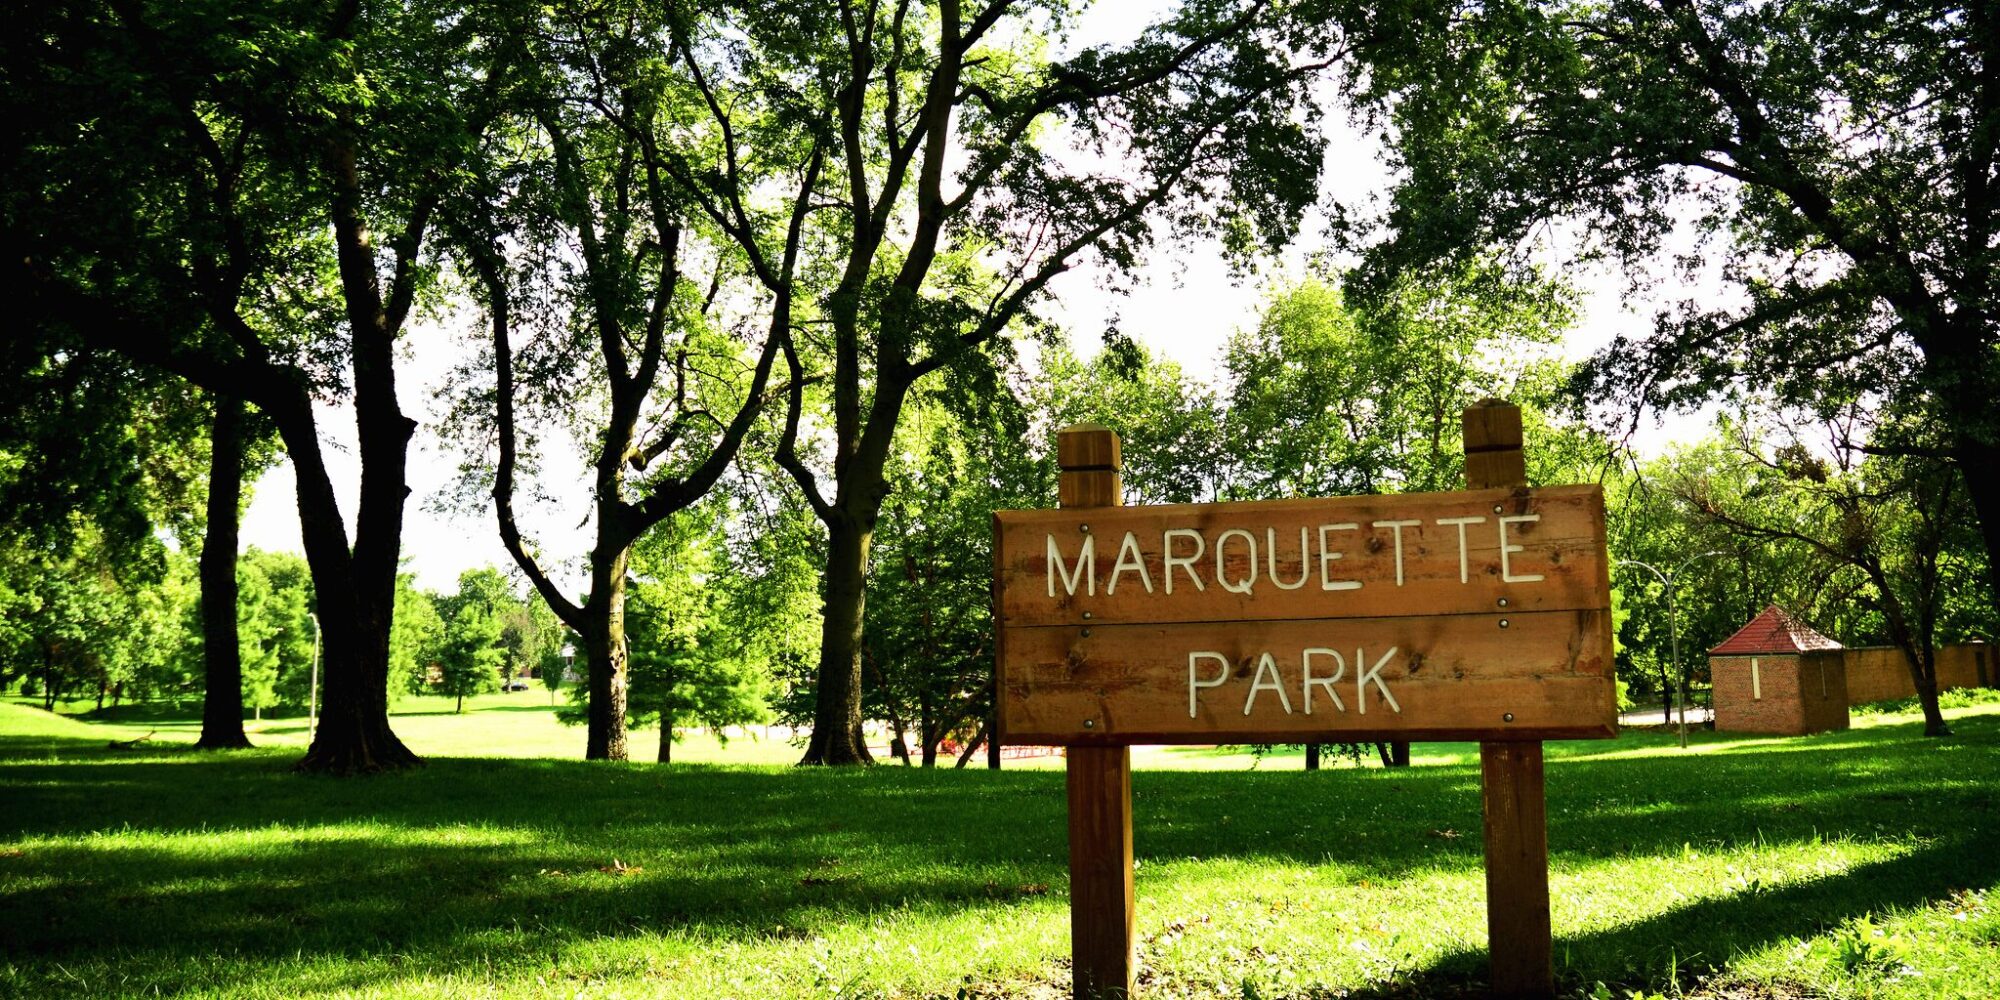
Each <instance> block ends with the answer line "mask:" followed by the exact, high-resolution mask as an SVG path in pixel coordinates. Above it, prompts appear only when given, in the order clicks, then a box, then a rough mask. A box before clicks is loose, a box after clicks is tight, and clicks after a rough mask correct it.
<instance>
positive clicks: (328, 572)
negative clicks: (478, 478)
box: [279, 399, 422, 774]
mask: <svg viewBox="0 0 2000 1000" xmlns="http://www.w3.org/2000/svg"><path fill="white" fill-rule="evenodd" d="M301 405H302V406H304V405H306V404H303V403H301ZM356 405H357V408H359V407H360V401H359V399H357V401H356ZM400 426H402V427H403V429H404V431H403V439H404V440H405V441H406V442H407V440H408V430H409V428H410V427H411V426H412V425H410V424H409V423H408V422H407V421H406V420H404V421H402V422H401V423H400ZM279 428H280V431H281V433H284V436H285V443H286V446H287V447H286V451H287V452H288V453H289V454H290V456H291V459H292V469H293V471H294V472H295V473H296V474H297V477H298V497H299V526H300V529H301V537H302V539H303V541H304V543H305V550H306V564H307V566H308V567H309V568H310V569H311V570H312V581H313V600H314V602H315V603H316V604H317V605H318V607H319V615H320V620H321V622H322V623H323V624H324V625H325V629H324V630H323V631H322V632H321V633H320V641H321V653H320V713H319V729H318V731H317V733H315V735H314V737H313V742H312V747H311V748H310V749H308V750H307V751H306V755H305V757H304V758H303V759H301V760H300V761H299V763H298V765H297V766H298V768H299V770H302V771H321V772H327V773H332V774H358V773H367V772H372V771H381V770H387V769H392V768H400V767H410V766H413V765H416V764H420V763H422V761H421V760H420V759H419V758H418V757H417V755H416V754H414V753H411V752H410V748H409V747H407V746H404V745H403V741H402V740H401V739H398V738H397V737H396V734H395V732H394V731H393V730H392V729H390V728H389V625H390V616H391V615H393V614H394V612H395V594H396V555H395V554H394V552H391V553H390V554H388V555H386V556H385V555H384V554H383V553H382V552H381V551H379V550H380V549H381V548H382V547H383V546H384V545H385V544H387V542H386V541H385V540H384V536H385V535H388V534H393V538H397V539H399V538H400V537H401V532H400V527H401V518H402V505H401V500H400V498H401V496H402V495H403V493H404V492H405V487H404V486H403V484H402V473H403V465H402V462H401V461H396V462H395V463H394V466H393V468H391V469H389V470H387V471H386V475H385V473H384V470H382V469H381V468H380V466H381V462H380V461H378V462H376V463H374V464H372V465H371V463H370V462H369V461H368V459H367V458H366V457H365V456H364V458H363V462H362V473H361V476H362V481H363V484H362V493H363V502H362V510H363V514H362V518H361V520H362V523H363V524H364V525H365V526H369V527H371V528H372V529H373V530H372V532H368V531H364V532H359V533H357V537H359V538H361V539H362V541H359V542H357V543H356V544H355V546H354V548H353V549H352V550H350V549H349V548H348V545H347V529H346V526H345V525H344V524H343V523H342V522H341V517H340V507H339V505H338V504H337V502H336V501H335V499H334V493H333V482H332V480H331V479H330V478H329V477H328V476H327V472H326V466H325V465H324V464H323V463H322V461H321V457H320V451H319V442H318V440H317V437H316V436H306V435H311V434H312V433H313V432H312V424H311V422H310V420H309V419H308V420H305V421H299V420H297V419H296V415H294V419H292V420H289V421H287V420H281V421H280V423H279ZM302 432H303V433H302ZM363 438H364V441H365V440H367V439H368V436H367V435H366V434H364V435H363ZM377 447H378V448H379V447H380V444H379V443H378V444H377ZM383 478H393V479H394V480H395V483H394V486H395V488H394V491H393V492H394V494H395V496H396V497H397V501H396V504H395V507H394V510H393V511H392V512H384V511H383V510H382V504H383V503H384V502H385V501H386V498H383V497H381V496H379V494H380V493H381V492H382V491H383V486H382V479H383ZM371 485H373V487H374V489H375V503H374V504H373V505H372V506H371V504H370V503H369V502H368V500H369V497H370V495H371V493H370V486H371ZM371 514H372V515H373V517H372V518H371V517H370V515H371ZM391 515H393V523H391V524H383V523H381V522H382V521H383V520H384V519H385V518H388V517H390V516H391ZM391 529H395V530H393V533H392V532H391ZM397 551H400V543H398V549H397ZM364 556H365V557H366V558H364Z"/></svg>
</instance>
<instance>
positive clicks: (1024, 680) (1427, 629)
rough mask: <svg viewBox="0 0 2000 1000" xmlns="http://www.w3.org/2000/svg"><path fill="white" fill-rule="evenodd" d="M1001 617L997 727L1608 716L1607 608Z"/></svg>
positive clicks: (1377, 735) (1403, 731) (1477, 732)
mask: <svg viewBox="0 0 2000 1000" xmlns="http://www.w3.org/2000/svg"><path fill="white" fill-rule="evenodd" d="M1503 620H1504V621H1506V622H1507V623H1508V626H1507V627H1506V628H1501V627H1499V623H1500V622H1501V621H1503ZM1001 631H1002V633H1003V637H1002V646H1001V648H1002V650H1003V652H1002V654H1001V655H1002V660H1001V680H1000V711H999V717H1000V725H1001V731H1002V733H1003V734H1005V738H1006V739H1008V740H1010V741H1018V742H1031V743H1049V744H1056V745H1061V744H1065V743H1102V742H1165V743H1173V742H1178V743H1210V742H1217V741H1229V740H1241V741H1244V742H1296V741H1302V740H1305V739H1307V738H1308V737H1311V738H1325V739H1333V738H1336V737H1337V738H1338V739H1341V740H1349V739H1384V740H1387V739H1492V738H1500V739H1526V738H1531V736H1532V735H1533V734H1540V735H1539V736H1536V737H1535V738H1553V737H1551V736H1550V735H1549V734H1557V733H1559V734H1561V735H1562V736H1563V738H1595V737H1603V736H1609V735H1611V734H1612V732H1613V724H1614V721H1615V719H1616V716H1617V694H1616V691H1615V688H1614V685H1613V681H1612V680H1611V677H1610V673H1611V635H1610V615H1609V614H1608V613H1606V612H1598V611H1559V612H1542V613H1536V614H1526V615H1510V616H1506V617H1505V618H1503V617H1502V616H1498V615H1454V616H1440V617H1434V618H1372V619H1343V620H1331V621H1328V620H1321V621H1285V622H1243V623H1239V624H1167V625H1093V626H1090V627H1088V628H1080V627H1041V628H1007V629H1003V630H1001ZM1086 633H1087V634H1086ZM1307 650H1313V651H1314V652H1313V653H1312V654H1310V656H1308V655H1307V653H1306V651H1307ZM1392 651H1393V652H1392ZM1266 653H1268V654H1270V657H1271V662H1270V663H1269V664H1268V665H1266V664H1265V663H1264V662H1263V657H1264V654H1266ZM1308 659H1310V660H1311V668H1312V673H1313V677H1314V678H1315V679H1316V683H1314V684H1312V685H1310V694H1311V696H1312V698H1311V704H1310V705H1308V704H1307V694H1308V685H1307V683H1306V673H1305V668H1306V666H1307V660H1308ZM1191 660H1192V661H1193V662H1192V678H1191V677H1190V667H1191V663H1190V661H1191ZM1364 678H1367V679H1368V680H1367V682H1366V683H1365V684H1364V683H1363V680H1364ZM1564 680H1573V681H1581V682H1582V683H1577V684H1571V685H1568V686H1560V685H1558V686H1551V685H1550V683H1549V682H1555V681H1564ZM1503 682H1510V683H1503ZM1511 682H1519V683H1511ZM1253 687H1256V688H1257V692H1256V695H1257V696H1256V698H1255V700H1254V701H1253V700H1252V699H1251V698H1250V695H1251V691H1252V688H1253ZM1385 692H1386V694H1385ZM1190 695H1192V696H1193V699H1192V701H1193V705H1192V712H1193V714H1192V715H1190V710H1191V706H1190ZM1281 695H1282V697H1281ZM1336 699H1337V702H1336ZM1391 700H1393V701H1394V702H1395V705H1394V707H1391V706H1390V705H1389V701H1391ZM1246 702H1249V703H1250V707H1251V711H1250V713H1249V714H1247V715H1246V714H1245V713H1244V711H1243V710H1244V706H1245V703H1246ZM1308 707H1310V708H1311V709H1312V714H1311V715H1308V714H1307V711H1306V710H1307V708H1308ZM1287 709H1290V711H1287ZM1364 709H1365V711H1364ZM1509 714H1512V715H1513V716H1514V718H1512V719H1508V718H1506V716H1507V715H1509ZM1418 734H1421V735H1418Z"/></svg>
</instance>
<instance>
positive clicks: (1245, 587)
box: [1215, 528, 1257, 594]
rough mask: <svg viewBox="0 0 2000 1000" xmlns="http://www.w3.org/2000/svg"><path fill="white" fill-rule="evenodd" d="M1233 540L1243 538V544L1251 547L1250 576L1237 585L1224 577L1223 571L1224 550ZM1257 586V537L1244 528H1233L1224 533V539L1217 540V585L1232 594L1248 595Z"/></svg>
mask: <svg viewBox="0 0 2000 1000" xmlns="http://www.w3.org/2000/svg"><path fill="white" fill-rule="evenodd" d="M1231 538H1241V539H1243V544H1245V545H1248V546H1250V563H1249V565H1250V574H1249V575H1248V576H1245V577H1244V578H1243V579H1241V580H1238V581H1236V582H1235V583H1231V582H1229V578H1228V577H1226V576H1224V575H1223V574H1224V572H1226V571H1225V570H1224V569H1223V560H1222V550H1223V548H1224V547H1225V546H1227V545H1228V544H1229V540H1230V539H1231ZM1256 584H1257V536H1256V535H1253V534H1251V533H1249V532H1247V531H1244V530H1243V529H1242V528H1231V529H1229V530H1228V531H1225V532H1223V533H1222V537H1220V538H1217V539H1216V540H1215V585H1216V586H1218V587H1221V588H1222V589H1224V590H1226V591H1229V592H1230V593H1232V594H1247V593H1249V592H1250V588H1251V587H1253V586H1256Z"/></svg>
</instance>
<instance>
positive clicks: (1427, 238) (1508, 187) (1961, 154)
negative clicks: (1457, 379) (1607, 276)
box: [1326, 0, 2000, 592]
mask: <svg viewBox="0 0 2000 1000" xmlns="http://www.w3.org/2000/svg"><path fill="white" fill-rule="evenodd" d="M1326 13H1327V14H1328V16H1331V17H1333V18H1335V19H1337V20H1340V21H1342V22H1343V23H1345V24H1347V25H1348V26H1349V27H1350V30H1351V31H1352V37H1354V38H1355V39H1357V42H1358V44H1357V46H1356V55H1357V60H1356V62H1355V64H1354V74H1353V76H1352V77H1351V78H1350V82H1351V83H1352V84H1353V89H1354V91H1355V93H1356V94H1357V96H1358V97H1359V98H1360V99H1361V100H1362V101H1364V102H1366V103H1368V105H1369V106H1370V107H1372V108H1374V109H1375V111H1376V113H1377V115H1378V116H1379V120H1381V121H1383V122H1384V123H1385V124H1387V125H1389V126H1390V127H1391V128H1392V129H1393V131H1394V133H1395V135H1396V136H1397V137H1398V138H1397V140H1396V143H1395V145H1394V158H1393V160H1392V164H1391V166H1392V167H1393V168H1394V170H1395V173H1396V174H1397V175H1398V176H1399V177H1400V180H1399V181H1398V183H1397V185H1396V188H1395V190H1394V192H1393V195H1392V199H1391V207H1390V209H1389V212H1388V215H1387V218H1386V220H1384V221H1385V222H1386V224H1387V227H1388V232H1387V234H1386V238H1385V239H1383V240H1382V241H1380V242H1379V243H1377V244H1376V245H1374V246H1373V247H1372V248H1371V249H1370V250H1369V251H1368V255H1367V264H1366V266H1365V268H1364V273H1365V274H1366V275H1367V276H1368V278H1367V281H1366V282H1365V283H1369V284H1380V283H1382V282H1385V281H1387V280H1388V279H1389V278H1391V277H1392V276H1394V275H1396V274H1398V273H1401V272H1403V271H1406V270H1409V269H1411V268H1413V267H1415V268H1421V267H1425V266H1429V265H1431V264H1433V263H1435V262H1438V261H1446V260H1464V259H1468V258H1470V257H1472V256H1475V255H1478V254H1482V253H1486V252H1488V250H1489V248H1495V247H1497V248H1501V249H1508V250H1516V251H1522V252H1525V251H1528V250H1529V249H1531V247H1532V244H1533V240H1532V237H1533V236H1535V235H1536V233H1537V232H1538V231H1540V230H1542V229H1543V228H1544V227H1546V226H1549V225H1551V224H1559V223H1564V222H1580V223H1582V224H1583V225H1584V226H1586V227H1588V231H1589V232H1591V233H1592V234H1593V239H1592V240H1591V241H1590V242H1589V244H1588V245H1587V248H1586V251H1585V253H1584V255H1585V256H1590V255H1608V256H1610V257H1612V258H1615V259H1616V260H1618V261H1620V262H1622V263H1623V264H1625V265H1626V266H1627V268H1628V271H1629V272H1630V273H1633V274H1634V275H1635V278H1634V280H1635V283H1637V282H1639V281H1643V280H1644V277H1643V274H1644V271H1645V267H1644V265H1645V264H1646V263H1648V262H1650V261H1662V262H1670V266H1672V267H1675V268H1679V269H1681V270H1682V271H1683V273H1690V274H1693V273H1700V272H1701V271H1702V270H1703V269H1708V270H1710V271H1711V272H1713V273H1717V274H1719V275H1720V278H1721V280H1722V281H1723V282H1726V283H1727V284H1729V285H1730V286H1732V287H1733V290H1734V291H1735V292H1736V293H1737V294H1735V295H1718V294H1712V293H1707V292H1704V293H1702V294H1701V295H1700V297H1699V298H1695V299H1691V300H1690V301H1686V302H1682V303H1678V304H1677V305H1675V306H1674V307H1672V308H1670V309H1668V310H1666V311H1663V312H1662V313H1661V315H1659V316H1658V317H1657V329H1656V332H1655V333H1654V334H1653V335H1652V336H1651V337H1646V338H1640V339H1620V340H1619V341H1617V342H1615V343H1614V344H1613V345H1612V346H1611V348H1610V349H1608V350H1607V351H1606V352H1605V353H1604V354H1603V355H1602V356H1600V357H1599V358H1598V359H1597V360H1596V361H1595V362H1594V363H1593V364H1592V366H1591V367H1590V368H1589V369H1588V370H1587V371H1586V372H1585V373H1584V375H1583V377H1582V378H1581V379H1580V380H1579V389H1580V391H1581V392H1582V394H1583V395H1584V396H1585V398H1588V399H1593V400H1607V401H1622V402H1628V403H1629V404H1631V405H1632V406H1634V407H1637V406H1642V405H1653V406H1670V405H1680V404H1686V403H1691V402H1695V401H1698V400H1702V399H1707V398H1711V397H1713V396H1715V395H1717V394H1718V393H1722V392H1724V391H1726V390H1728V389H1730V388H1732V387H1733V388H1736V389H1746V390H1755V391H1758V392H1765V391H1768V392H1770V393H1772V394H1774V396H1775V398H1776V400H1777V401H1778V402H1780V403H1782V404H1783V405H1786V406H1789V407H1803V408H1806V409H1810V410H1813V411H1816V412H1818V413H1819V414H1820V415H1821V416H1829V417H1830V416H1837V415H1838V414H1839V413H1840V412H1841V411H1842V410H1843V409H1844V408H1845V407H1846V406H1847V405H1848V404H1849V403H1851V402H1853V401H1855V400H1860V399H1866V398H1873V399H1875V400H1877V401H1878V402H1879V403H1881V404H1882V405H1885V406H1889V407H1891V408H1893V409H1894V410H1896V411H1897V412H1898V413H1900V414H1901V415H1902V416H1903V417H1905V418H1908V419H1903V420H1896V421H1886V422H1883V423H1881V424H1879V425H1877V429H1879V430H1881V431H1884V432H1886V433H1887V434H1888V436H1887V437H1885V438H1883V439H1880V440H1872V441H1867V442H1861V444H1863V445H1864V446H1865V447H1866V448H1868V449H1870V450H1873V451H1877V452H1881V453H1883V454H1890V455H1907V456H1910V457H1918V458H1934V459H1942V460H1945V461H1949V462H1951V463H1953V464H1954V465H1956V466H1957V468H1958V469H1959V472H1960V474H1961V476H1962V477H1963V481H1964V489H1965V492H1966V495H1967V496H1968V497H1969V498H1970V499H1971V501H1972V504H1973V506H1974V508H1975V509H1976V510H1977V511H1978V514H1979V525H1980V528H1981V530H1982V532H1983V537H1984V544H1985V547H1986V549H1987V552H1988V558H1987V560H1986V562H1987V565H1988V567H1989V569H1988V572H1989V573H1991V572H1995V571H1996V570H2000V558H1995V554H1996V553H2000V422H1996V420H2000V418H1996V416H1995V412H1994V409H1993V407H1992V406H1991V403H1990V401H1991V399H1992V398H1993V396H1994V394H1995V390H1996V388H2000V352H1996V346H2000V316H1997V315H1996V289H2000V283H1996V280H1995V274H1996V272H1995V262H1996V245H1995V242H1994V233H1995V232H1996V224H2000V216H1996V212H2000V198H1996V195H2000V177H1996V174H1995V166H1996V163H1995V150H1996V148H2000V100H1996V96H1997V95H2000V79H1996V77H1995V74H1994V71H1993V67H1994V65H1995V59H1996V58H1997V57H2000V52H1996V51H1995V47H1996V45H2000V11H1996V10H1995V9H1994V8H1992V7H1990V6H1985V5H1974V6H1971V7H1967V8H1964V9H1963V10H1943V9H1939V8H1935V7H1933V6H1930V5H1924V4H1910V3H1891V4H1877V5H1870V6H1868V7H1865V8H1858V7H1855V6H1854V5H1852V4H1846V3H1838V2H1830V0H1812V2H1806V3H1793V4H1783V5H1777V6H1771V5H1760V4H1749V5H1731V4H1722V3H1713V2H1709V3H1697V2H1694V0H1666V2H1662V3H1657V4H1655V3H1646V2H1640V0H1617V2H1612V3H1605V4H1584V3H1531V2H1506V3H1498V4H1481V5H1479V6H1477V7H1474V8H1464V7H1456V6H1436V5H1426V4H1396V5H1391V6H1388V7H1384V6H1381V5H1377V4H1366V5H1364V4H1358V3H1345V2H1340V3H1332V4H1328V5H1327V6H1326ZM1351 231H1352V233H1353V234H1354V236H1355V237H1356V242H1357V243H1358V242H1364V241H1365V239H1366V237H1365V236H1364V234H1368V233H1370V232H1371V230H1370V229H1369V228H1368V227H1365V226H1356V227H1354V228H1353V230H1351ZM1679 233H1688V234H1691V235H1693V236H1694V237H1695V238H1696V242H1695V245H1694V247H1693V248H1692V249H1691V250H1690V249H1687V248H1685V247H1683V246H1681V245H1680V243H1679V236H1678V234H1679ZM1906 432H1907V433H1906ZM1913 499H1915V498H1913ZM1989 582H1991V581H1989ZM1991 589H1993V590H1994V591H1995V592H2000V586H1995V587H1993V588H1991Z"/></svg>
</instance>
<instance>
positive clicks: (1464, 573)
mask: <svg viewBox="0 0 2000 1000" xmlns="http://www.w3.org/2000/svg"><path fill="white" fill-rule="evenodd" d="M1437 523H1439V524H1456V525H1458V582H1460V583H1470V582H1472V572H1471V570H1472V567H1471V564H1470V563H1469V562H1468V561H1467V559H1466V555H1465V526H1466V525H1468V524H1485V523H1486V519H1485V518H1483V517H1440V518H1438V520H1437Z"/></svg>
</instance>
